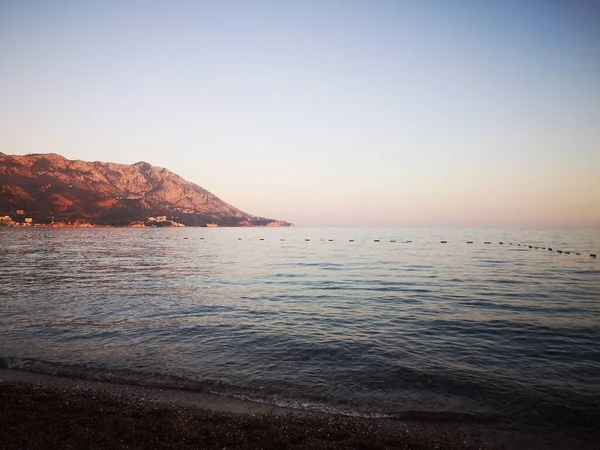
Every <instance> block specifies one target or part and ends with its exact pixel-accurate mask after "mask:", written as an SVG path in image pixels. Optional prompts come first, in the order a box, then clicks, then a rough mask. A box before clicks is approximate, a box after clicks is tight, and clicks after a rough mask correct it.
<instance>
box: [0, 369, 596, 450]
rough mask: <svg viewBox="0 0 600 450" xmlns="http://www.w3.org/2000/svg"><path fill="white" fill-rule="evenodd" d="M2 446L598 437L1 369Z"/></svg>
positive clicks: (552, 441)
mask: <svg viewBox="0 0 600 450" xmlns="http://www.w3.org/2000/svg"><path fill="white" fill-rule="evenodd" d="M0 423H2V424H3V426H2V427H0V442H2V447H3V448H82V447H86V448H107V447H111V448H132V447H133V448H149V447H152V448H215V449H216V448H219V449H222V448H248V449H249V448H265V449H292V448H293V449H296V448H297V449H301V448H315V449H336V448H347V449H348V448H356V449H386V448H411V449H434V448H438V449H439V448H441V449H444V448H447V449H475V448H485V449H511V448H514V449H517V448H530V449H557V450H559V449H560V450H562V449H571V448H579V449H588V448H589V449H592V448H597V447H596V443H597V441H596V440H595V439H594V438H598V434H597V433H596V434H595V436H593V435H592V434H591V432H590V434H589V435H586V436H572V435H569V434H566V433H560V432H558V431H556V432H552V433H548V432H541V431H540V430H531V431H516V430H510V429H505V428H500V427H494V426H493V425H492V424H487V423H482V422H478V421H477V420H473V421H472V422H460V423H458V422H450V421H432V420H424V419H391V418H362V417H348V416H337V415H331V414H325V413H318V412H308V411H303V410H295V409H288V408H283V407H279V406H274V405H267V404H261V403H253V402H250V401H245V400H240V399H236V398H231V397H222V396H219V395H215V394H207V393H198V392H189V391H178V390H172V389H161V388H153V387H146V386H137V385H122V384H113V383H108V382H96V381H88V380H80V379H71V378H62V377H55V376H51V375H42V374H36V373H30V372H22V371H18V370H12V369H0Z"/></svg>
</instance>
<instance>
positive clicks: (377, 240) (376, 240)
mask: <svg viewBox="0 0 600 450" xmlns="http://www.w3.org/2000/svg"><path fill="white" fill-rule="evenodd" d="M373 242H381V241H380V240H379V239H375V240H374V241H373Z"/></svg>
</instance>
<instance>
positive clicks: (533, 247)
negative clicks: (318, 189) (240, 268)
mask: <svg viewBox="0 0 600 450" xmlns="http://www.w3.org/2000/svg"><path fill="white" fill-rule="evenodd" d="M184 239H188V238H187V237H184ZM200 239H201V240H204V238H203V237H201V238H200ZM237 240H238V241H241V240H242V238H241V237H238V238H237ZM259 240H261V241H264V240H265V238H260V239H259ZM279 240H280V241H282V242H284V241H285V239H284V238H280V239H279ZM304 241H305V242H310V239H309V238H305V239H304ZM321 241H322V242H324V241H325V239H321ZM327 241H328V242H333V241H334V240H333V239H327ZM348 242H356V241H355V239H349V240H348ZM373 242H381V239H373ZM390 242H397V240H396V239H390ZM404 242H405V243H407V244H408V243H411V242H413V241H412V240H406V241H404ZM465 242H466V243H467V244H473V243H474V241H465ZM447 243H448V241H447V240H443V241H440V244H447ZM483 243H484V244H486V245H490V244H491V243H492V242H491V241H484V242H483ZM498 244H499V245H504V242H503V241H499V242H498ZM509 245H513V243H512V242H510V243H509ZM517 245H518V246H519V247H528V248H531V249H536V250H538V249H542V250H548V251H549V252H552V251H556V253H559V254H565V255H570V254H571V253H574V254H575V255H577V256H581V252H574V251H570V250H560V249H556V250H554V249H553V248H552V247H540V246H537V245H535V246H534V245H528V244H527V245H526V244H520V243H517ZM596 257H597V254H596V253H590V258H596Z"/></svg>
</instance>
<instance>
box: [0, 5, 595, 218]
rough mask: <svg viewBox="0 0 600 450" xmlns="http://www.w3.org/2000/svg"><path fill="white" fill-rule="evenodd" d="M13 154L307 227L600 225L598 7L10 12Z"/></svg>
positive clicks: (3, 19)
mask: <svg viewBox="0 0 600 450" xmlns="http://www.w3.org/2000/svg"><path fill="white" fill-rule="evenodd" d="M0 151H2V152H4V153H8V154H25V153H46V152H56V153H59V154H62V155H64V156H65V157H67V158H69V159H83V160H100V161H113V162H119V163H127V164H131V163H135V162H137V161H140V160H144V161H148V162H150V163H151V164H154V165H158V166H162V167H166V168H168V169H170V170H172V171H174V172H176V173H178V174H180V175H182V176H183V177H184V178H186V179H188V180H190V181H193V182H195V183H198V184H199V185H201V186H202V187H204V188H206V189H208V190H210V191H211V192H213V193H214V194H216V195H217V196H219V197H221V198H222V199H223V200H225V201H227V202H229V203H231V204H233V205H235V206H237V207H239V208H241V209H243V210H245V211H247V212H249V213H252V214H256V215H261V216H267V217H273V218H280V219H284V220H289V221H292V222H295V223H296V224H298V225H600V2H597V1H594V0H589V1H584V0H580V1H578V0H564V1H552V0H543V1H542V0H540V1H535V0H529V1H522V0H519V1H510V0H502V1H486V0H480V1H460V0H447V1H446V0H444V1H427V0H419V1H400V0H398V1H373V0H371V1H352V0H348V1H332V0H331V1H330V0H319V1H293V2H292V1H285V0H276V1H250V0H248V1H227V0H225V1H152V0H145V1H126V0H119V1H111V0H103V1H91V0H85V1H83V0H82V1H80V0H73V1H60V0H47V1H28V0H14V1H7V0H0Z"/></svg>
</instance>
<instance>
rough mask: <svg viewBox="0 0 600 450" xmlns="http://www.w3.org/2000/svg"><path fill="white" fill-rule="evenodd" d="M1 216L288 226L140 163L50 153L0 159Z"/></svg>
mask: <svg viewBox="0 0 600 450" xmlns="http://www.w3.org/2000/svg"><path fill="white" fill-rule="evenodd" d="M1 216H10V217H11V218H12V219H13V220H15V221H17V222H23V221H24V220H25V218H26V217H27V218H31V219H32V221H33V223H39V224H49V223H51V222H55V223H57V222H60V223H65V224H66V223H90V224H94V225H112V226H127V225H132V224H135V225H141V224H146V225H155V226H157V225H164V224H169V225H171V224H172V222H171V221H173V222H176V223H178V224H183V225H186V226H207V225H208V226H214V225H218V226H291V224H289V223H287V222H283V221H278V220H273V219H267V218H264V217H256V216H252V215H250V214H247V213H245V212H243V211H241V210H239V209H237V208H235V207H233V206H231V205H229V204H228V203H225V202H224V201H222V200H221V199H219V198H218V197H216V196H215V195H213V194H211V193H210V192H208V191H207V190H205V189H203V188H201V187H200V186H198V185H197V184H194V183H190V182H189V181H186V180H184V179H183V178H182V177H180V176H179V175H177V174H175V173H173V172H171V171H169V170H167V169H164V168H161V167H154V166H152V165H151V164H148V163H146V162H138V163H136V164H132V165H126V164H115V163H107V162H98V161H94V162H86V161H79V160H75V161H71V160H68V159H66V158H64V157H62V156H60V155H57V154H55V153H49V154H31V155H25V156H19V155H5V154H4V153H0V217H1ZM164 216H166V219H167V220H165V219H164ZM157 217H158V218H159V220H152V219H153V218H157Z"/></svg>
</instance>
